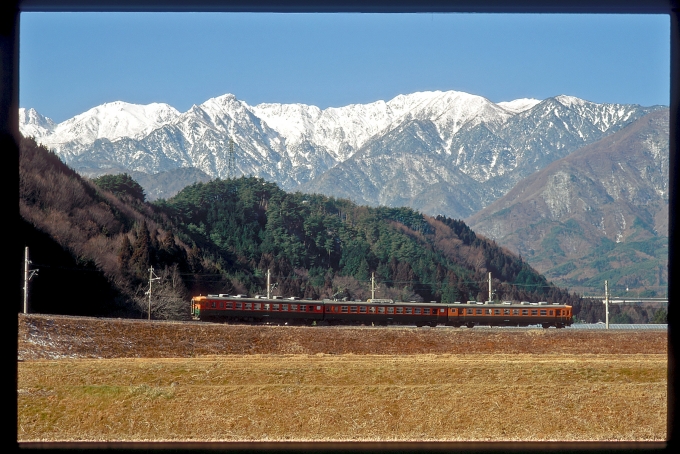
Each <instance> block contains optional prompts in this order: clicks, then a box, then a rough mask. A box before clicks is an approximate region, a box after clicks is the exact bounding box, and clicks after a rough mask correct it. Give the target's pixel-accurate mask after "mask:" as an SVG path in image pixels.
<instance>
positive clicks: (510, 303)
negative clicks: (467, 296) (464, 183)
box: [194, 293, 570, 309]
mask: <svg viewBox="0 0 680 454" xmlns="http://www.w3.org/2000/svg"><path fill="white" fill-rule="evenodd" d="M194 298H205V299H215V300H224V301H227V300H228V301H246V302H252V303H270V304H343V305H348V306H350V305H353V306H357V305H366V306H370V305H374V306H375V305H385V306H432V305H440V306H455V307H481V306H486V307H494V308H499V309H500V308H505V309H507V308H508V307H522V308H527V306H530V307H570V306H569V305H568V304H560V303H549V302H547V301H539V302H535V303H533V302H529V301H520V302H515V301H502V302H501V301H499V302H496V301H465V302H459V301H456V302H453V303H440V302H436V301H429V302H428V301H423V302H416V301H394V300H391V299H385V298H377V299H373V300H370V299H369V300H368V301H342V300H331V299H323V300H311V299H300V298H296V297H289V298H284V297H276V298H266V297H262V296H259V295H256V296H254V297H249V296H247V295H228V294H223V293H222V294H215V295H199V296H195V297H194Z"/></svg>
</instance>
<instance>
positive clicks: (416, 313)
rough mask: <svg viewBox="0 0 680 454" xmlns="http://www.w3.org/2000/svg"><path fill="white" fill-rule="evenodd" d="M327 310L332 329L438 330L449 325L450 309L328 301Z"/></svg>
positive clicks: (378, 301)
mask: <svg viewBox="0 0 680 454" xmlns="http://www.w3.org/2000/svg"><path fill="white" fill-rule="evenodd" d="M324 308H325V309H324V320H325V321H326V322H327V323H329V324H331V325H334V324H363V325H416V326H426V325H427V326H437V324H445V323H446V321H447V318H446V306H444V305H442V304H437V303H395V302H394V301H393V300H391V299H373V300H370V299H369V300H368V301H332V300H324Z"/></svg>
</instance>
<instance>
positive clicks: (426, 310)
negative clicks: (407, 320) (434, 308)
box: [423, 307, 430, 315]
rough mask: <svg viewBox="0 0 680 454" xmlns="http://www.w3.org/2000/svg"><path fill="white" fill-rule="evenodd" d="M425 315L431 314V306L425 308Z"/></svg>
mask: <svg viewBox="0 0 680 454" xmlns="http://www.w3.org/2000/svg"><path fill="white" fill-rule="evenodd" d="M423 315H430V308H429V307H424V308H423Z"/></svg>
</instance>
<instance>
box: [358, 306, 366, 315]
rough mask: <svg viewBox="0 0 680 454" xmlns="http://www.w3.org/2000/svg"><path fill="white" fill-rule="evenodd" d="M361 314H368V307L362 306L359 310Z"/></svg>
mask: <svg viewBox="0 0 680 454" xmlns="http://www.w3.org/2000/svg"><path fill="white" fill-rule="evenodd" d="M359 312H361V313H362V314H365V313H366V306H361V307H360V308H359Z"/></svg>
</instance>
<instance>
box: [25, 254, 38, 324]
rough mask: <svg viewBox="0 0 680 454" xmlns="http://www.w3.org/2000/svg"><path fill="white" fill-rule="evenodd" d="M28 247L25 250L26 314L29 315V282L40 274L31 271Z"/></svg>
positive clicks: (36, 271)
mask: <svg viewBox="0 0 680 454" xmlns="http://www.w3.org/2000/svg"><path fill="white" fill-rule="evenodd" d="M30 264H31V261H30V260H29V259H28V246H26V248H24V314H28V281H30V280H31V278H32V277H33V276H36V275H37V274H38V270H29V269H28V267H29V265H30Z"/></svg>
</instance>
